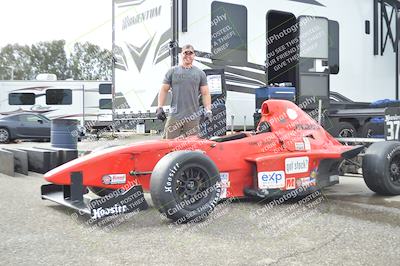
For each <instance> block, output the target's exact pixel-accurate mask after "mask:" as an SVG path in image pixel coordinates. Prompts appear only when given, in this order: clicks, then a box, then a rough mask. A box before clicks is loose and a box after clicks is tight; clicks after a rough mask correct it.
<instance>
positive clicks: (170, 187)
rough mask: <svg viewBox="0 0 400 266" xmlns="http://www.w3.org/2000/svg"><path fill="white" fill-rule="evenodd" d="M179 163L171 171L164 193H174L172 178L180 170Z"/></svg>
mask: <svg viewBox="0 0 400 266" xmlns="http://www.w3.org/2000/svg"><path fill="white" fill-rule="evenodd" d="M179 167H180V166H179V163H176V164H175V165H174V167H172V168H170V169H169V173H168V177H167V182H166V183H165V186H164V191H165V192H169V193H172V178H173V177H174V176H175V174H176V172H177V171H178V170H179Z"/></svg>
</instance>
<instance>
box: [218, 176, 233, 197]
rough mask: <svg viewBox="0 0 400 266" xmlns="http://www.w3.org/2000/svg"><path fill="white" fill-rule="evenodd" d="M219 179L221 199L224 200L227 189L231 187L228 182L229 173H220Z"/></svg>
mask: <svg viewBox="0 0 400 266" xmlns="http://www.w3.org/2000/svg"><path fill="white" fill-rule="evenodd" d="M220 177H221V183H220V184H221V195H220V198H221V199H225V198H226V197H227V193H228V187H230V186H231V182H230V181H229V173H220Z"/></svg>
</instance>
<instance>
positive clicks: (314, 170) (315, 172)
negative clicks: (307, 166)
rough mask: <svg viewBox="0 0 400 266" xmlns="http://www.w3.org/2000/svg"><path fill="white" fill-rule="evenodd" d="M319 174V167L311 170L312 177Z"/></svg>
mask: <svg viewBox="0 0 400 266" xmlns="http://www.w3.org/2000/svg"><path fill="white" fill-rule="evenodd" d="M317 175H318V168H315V169H313V170H312V171H311V173H310V177H312V178H316V177H317Z"/></svg>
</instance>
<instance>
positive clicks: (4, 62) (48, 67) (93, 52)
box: [0, 40, 112, 80]
mask: <svg viewBox="0 0 400 266" xmlns="http://www.w3.org/2000/svg"><path fill="white" fill-rule="evenodd" d="M12 72H13V74H14V79H16V80H28V79H35V78H36V76H37V75H38V74H40V73H50V74H56V75H57V78H58V79H59V80H65V79H68V78H73V79H76V80H111V75H112V53H111V51H109V50H106V49H101V48H100V47H99V46H97V45H94V44H91V43H88V42H86V43H84V44H81V43H75V45H74V49H73V51H72V52H71V54H70V58H67V55H66V52H65V41H64V40H58V41H51V42H39V43H37V44H33V45H31V46H28V45H24V46H22V45H19V44H8V45H7V46H5V47H3V48H2V49H1V50H0V79H11V76H12V75H11V73H12Z"/></svg>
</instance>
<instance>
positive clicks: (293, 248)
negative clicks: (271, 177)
mask: <svg viewBox="0 0 400 266" xmlns="http://www.w3.org/2000/svg"><path fill="white" fill-rule="evenodd" d="M143 138H148V137H143ZM153 138H157V136H154V137H153ZM137 140H141V138H138V139H135V140H133V141H137ZM131 141H132V140H130V139H126V140H125V142H123V143H129V142H131ZM11 145H14V146H18V145H31V146H46V145H49V143H35V144H32V143H18V144H11ZM104 145H110V141H108V140H105V141H103V142H102V141H99V142H96V144H95V145H94V144H91V143H89V142H85V141H84V142H82V143H80V144H79V146H80V148H82V149H84V148H85V147H87V148H93V147H94V146H104ZM9 147H11V146H9ZM44 183H45V181H44V179H43V177H42V175H40V174H36V173H32V172H30V175H29V176H24V175H17V176H16V177H10V176H6V175H0V202H1V203H0V213H1V215H0V224H1V229H0V239H1V241H0V264H2V265H44V264H45V265H56V264H57V265H59V264H65V265H73V264H75V265H77V264H79V265H80V264H85V265H95V264H100V263H101V264H102V265H133V264H138V265H188V264H195V265H398V263H399V261H400V254H399V250H400V196H397V197H383V196H377V195H376V194H374V193H373V192H371V191H369V190H368V188H367V187H366V185H365V184H364V182H363V179H362V178H361V177H359V176H358V177H357V176H356V177H353V176H344V177H341V184H339V185H336V186H333V187H330V188H327V189H325V190H323V191H322V192H316V193H313V194H311V195H310V197H308V198H303V199H302V200H300V201H293V200H292V201H290V200H289V201H285V202H283V203H279V202H278V201H262V202H260V201H257V200H243V199H235V200H233V201H231V200H227V201H225V202H223V203H221V204H220V205H218V207H217V208H216V210H215V211H214V212H213V214H212V215H211V216H210V217H209V218H208V219H207V220H205V221H204V222H202V223H197V224H188V225H175V224H173V223H171V222H170V221H168V220H166V219H165V218H163V217H162V216H160V214H159V213H158V211H157V210H156V209H154V208H152V207H151V208H150V209H149V210H146V211H144V212H140V213H134V214H125V215H121V216H119V217H118V218H114V219H110V220H104V221H101V222H93V221H91V220H90V219H89V217H87V216H84V215H80V214H79V213H77V212H74V211H72V210H70V209H67V208H65V207H63V206H59V205H57V204H55V203H52V202H49V201H44V200H42V199H41V197H40V186H41V185H42V184H44ZM146 200H147V201H148V202H149V203H150V205H152V203H151V199H150V197H149V195H147V194H146Z"/></svg>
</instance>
